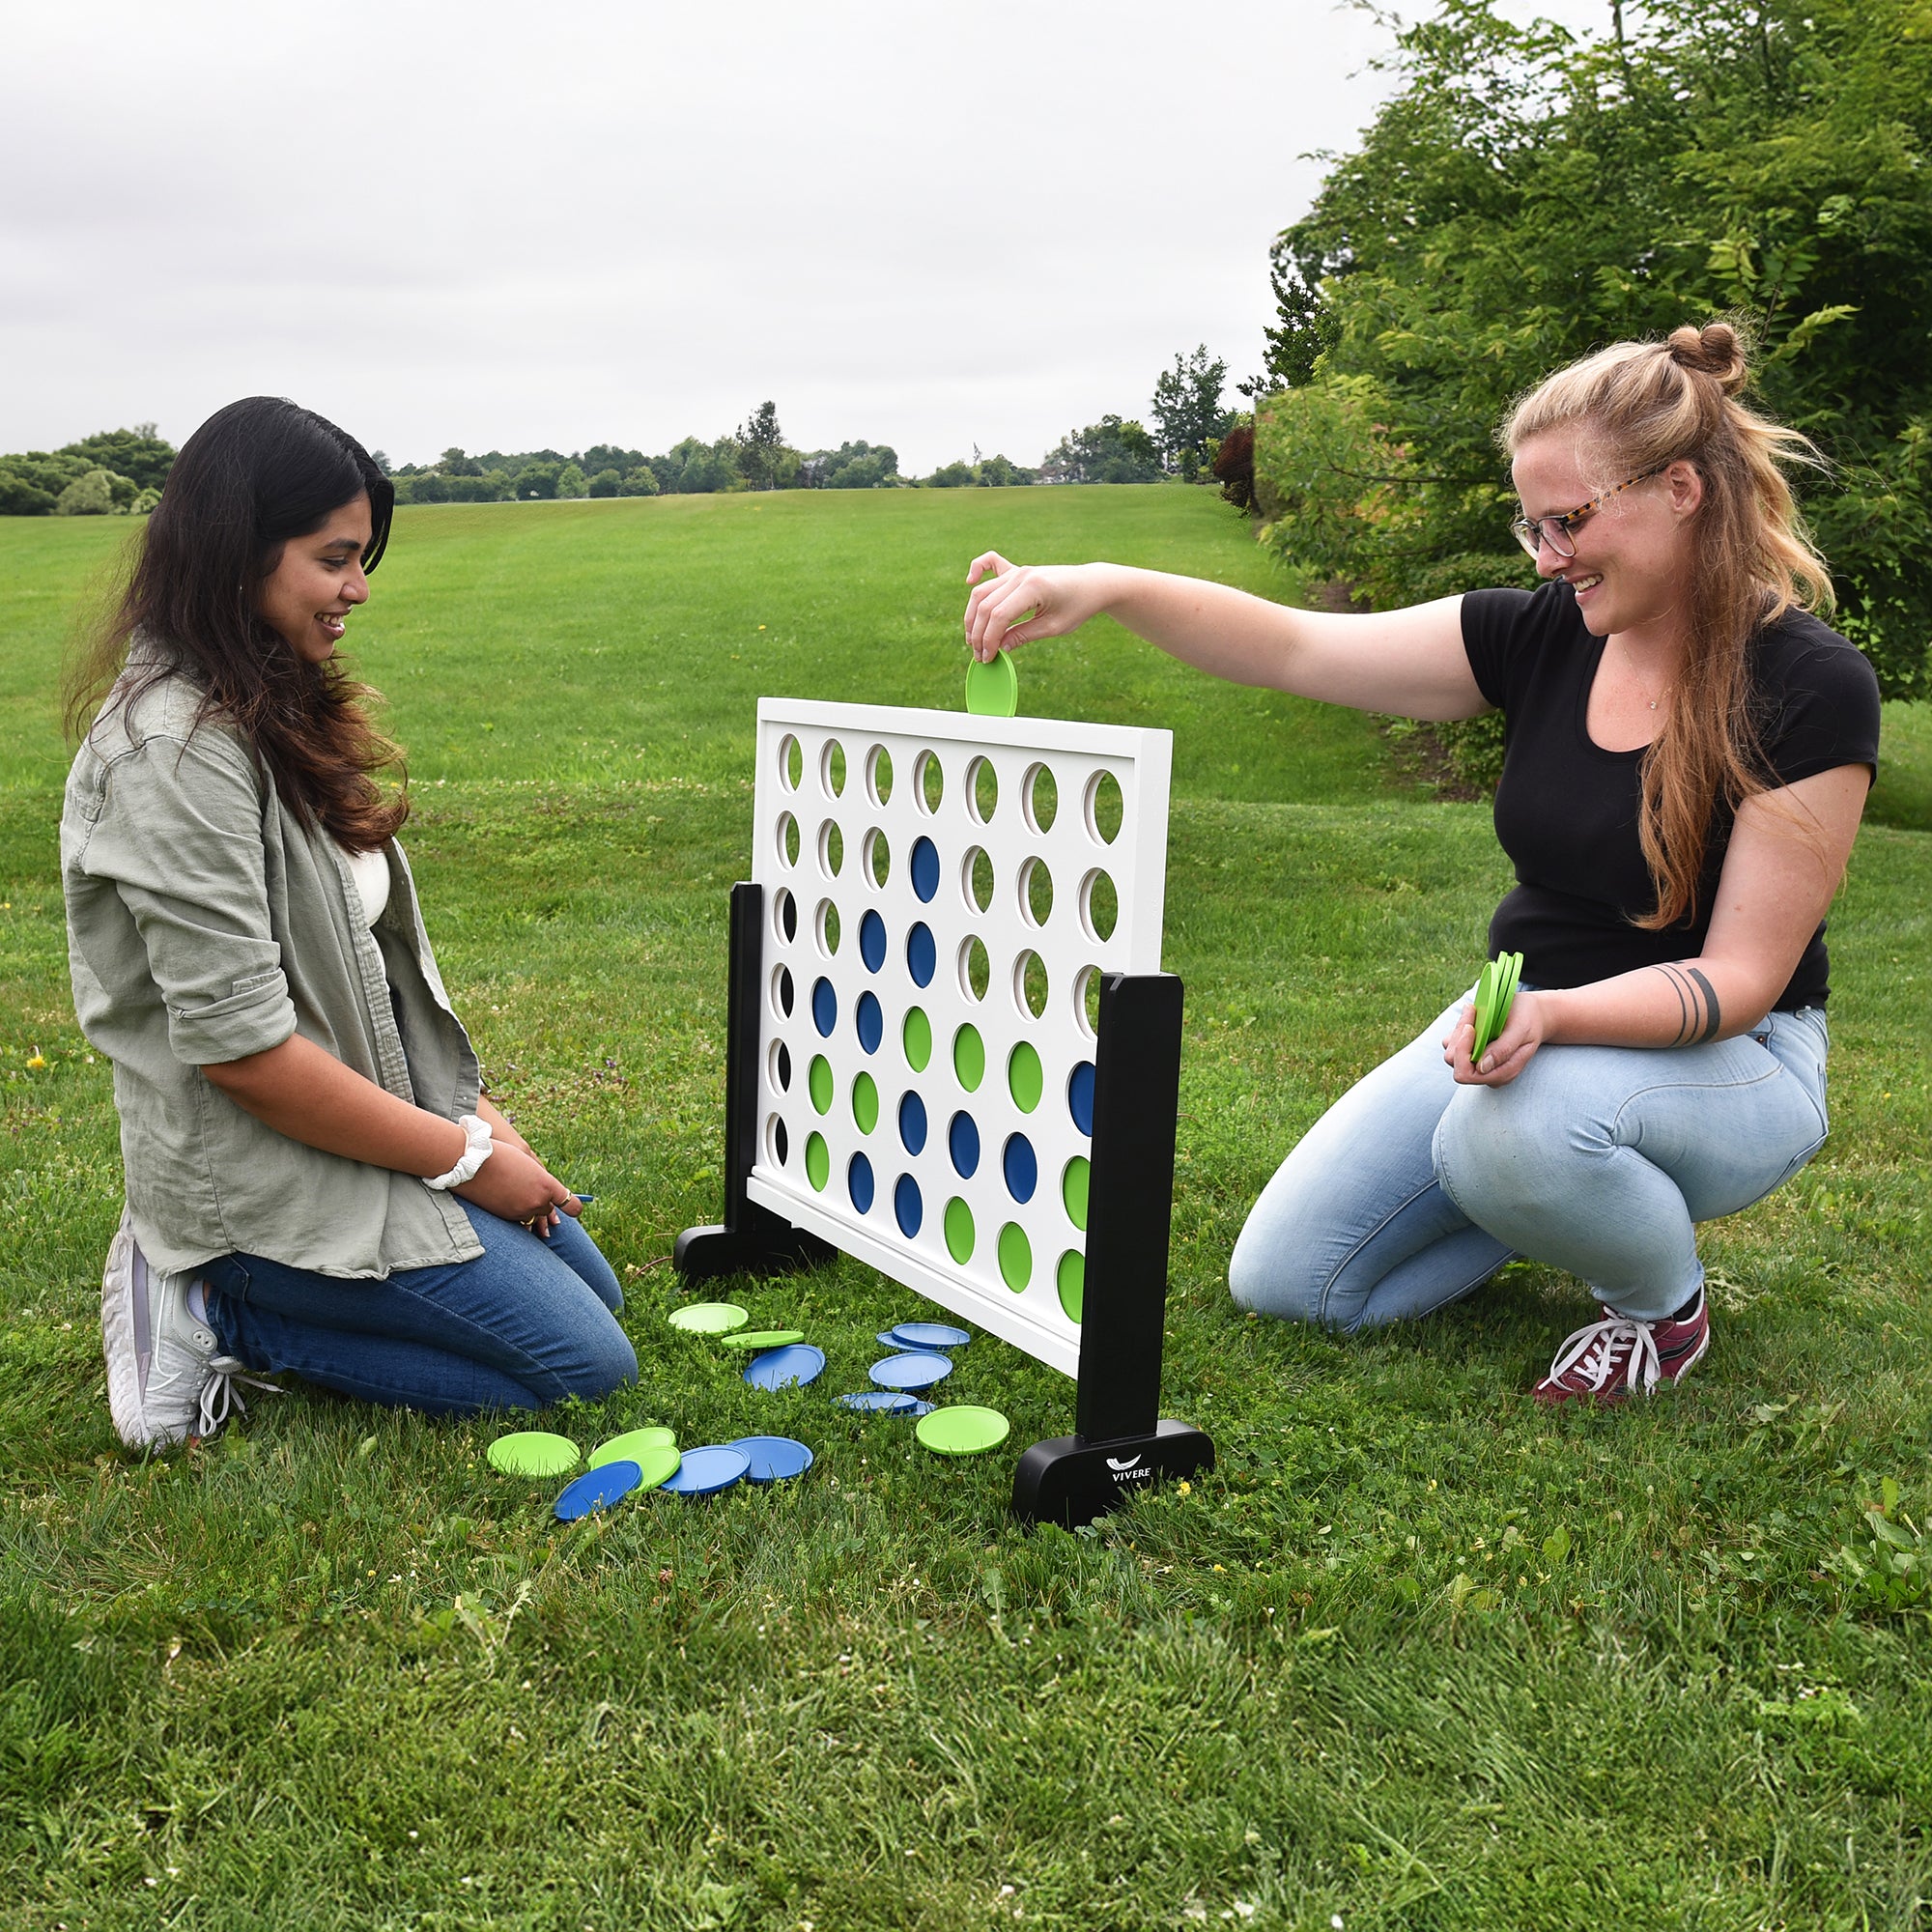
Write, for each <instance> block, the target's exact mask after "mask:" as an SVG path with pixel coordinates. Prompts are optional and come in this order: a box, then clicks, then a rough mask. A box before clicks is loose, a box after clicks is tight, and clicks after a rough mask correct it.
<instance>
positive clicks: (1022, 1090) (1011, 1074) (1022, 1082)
mask: <svg viewBox="0 0 1932 1932" xmlns="http://www.w3.org/2000/svg"><path fill="white" fill-rule="evenodd" d="M1045 1091H1046V1076H1045V1074H1044V1072H1043V1071H1042V1070H1041V1068H1040V1064H1039V1055H1038V1053H1037V1051H1036V1050H1035V1048H1034V1044H1033V1042H1032V1041H1031V1040H1027V1039H1023V1040H1021V1041H1020V1043H1019V1044H1018V1045H1017V1046H1016V1047H1014V1048H1013V1050H1012V1052H1011V1053H1009V1055H1008V1056H1007V1092H1008V1093H1009V1094H1011V1095H1012V1096H1013V1105H1014V1106H1016V1107H1017V1108H1018V1109H1019V1110H1020V1112H1021V1113H1023V1114H1030V1113H1032V1112H1033V1110H1034V1109H1035V1108H1036V1107H1037V1106H1038V1105H1039V1101H1040V1095H1041V1094H1043V1093H1045Z"/></svg>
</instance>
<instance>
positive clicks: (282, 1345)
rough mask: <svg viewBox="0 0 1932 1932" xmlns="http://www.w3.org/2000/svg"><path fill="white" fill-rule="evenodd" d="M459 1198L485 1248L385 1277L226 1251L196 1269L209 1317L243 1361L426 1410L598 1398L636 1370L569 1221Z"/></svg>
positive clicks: (582, 1239)
mask: <svg viewBox="0 0 1932 1932" xmlns="http://www.w3.org/2000/svg"><path fill="white" fill-rule="evenodd" d="M461 1205H462V1208H463V1211H464V1212H465V1213H466V1214H467V1215H468V1216H469V1225H470V1227H472V1228H473V1229H474V1230H475V1231H476V1238H477V1239H478V1240H479V1241H481V1242H482V1243H483V1253H482V1254H481V1256H479V1257H478V1258H477V1259H476V1260H475V1261H469V1262H455V1263H452V1264H449V1265H447V1266H444V1267H425V1268H404V1269H399V1270H398V1271H397V1272H396V1273H394V1274H392V1275H391V1276H390V1277H389V1278H388V1280H387V1281H342V1280H339V1279H337V1278H336V1277H335V1276H333V1275H326V1274H314V1273H311V1272H310V1271H309V1270H308V1269H307V1268H298V1267H290V1266H288V1265H286V1264H284V1263H281V1262H271V1261H265V1260H264V1259H263V1258H262V1257H261V1256H259V1255H244V1254H234V1255H223V1256H222V1257H221V1259H220V1260H219V1261H213V1262H210V1263H209V1264H207V1265H206V1266H205V1267H204V1268H203V1270H202V1274H203V1278H204V1279H205V1280H206V1282H207V1284H208V1314H209V1325H210V1326H211V1327H212V1328H213V1330H214V1332H215V1334H216V1336H218V1337H219V1339H220V1342H221V1346H222V1348H223V1349H225V1350H227V1351H228V1352H229V1353H230V1354H231V1355H236V1356H239V1357H240V1358H241V1360H242V1361H243V1362H245V1363H247V1365H248V1366H249V1367H250V1368H251V1369H255V1370H258V1371H261V1372H263V1373H273V1372H274V1371H276V1370H278V1369H286V1370H292V1371H293V1372H294V1373H295V1374H297V1375H298V1376H301V1377H303V1378H306V1379H307V1380H309V1381H313V1382H320V1383H322V1384H323V1386H324V1387H326V1388H332V1389H339V1390H340V1391H341V1392H342V1393H343V1394H344V1395H349V1396H355V1398H356V1399H357V1400H358V1401H362V1402H379V1403H386V1404H389V1405H391V1406H397V1407H406V1408H417V1409H422V1410H424V1411H425V1412H426V1413H429V1414H432V1415H438V1414H466V1413H469V1412H470V1411H472V1410H475V1409H484V1408H541V1407H544V1406H546V1405H547V1404H550V1403H554V1402H561V1401H562V1400H563V1399H564V1398H565V1397H566V1396H573V1395H575V1396H582V1397H583V1398H584V1399H585V1400H586V1401H594V1400H595V1399H596V1398H597V1397H599V1396H604V1395H608V1394H610V1392H611V1390H612V1389H613V1388H616V1387H617V1386H618V1385H619V1384H620V1383H622V1382H628V1381H633V1380H635V1379H636V1378H637V1373H638V1357H637V1354H636V1353H635V1351H634V1350H632V1348H631V1344H630V1342H629V1341H628V1340H627V1339H626V1337H625V1334H624V1331H623V1330H622V1329H621V1328H620V1327H618V1325H617V1321H616V1314H617V1310H618V1309H620V1308H622V1307H623V1305H624V1293H623V1291H622V1290H621V1289H620V1288H619V1287H618V1286H617V1277H616V1276H615V1275H614V1274H613V1273H612V1272H611V1264H610V1263H609V1262H607V1261H606V1260H605V1259H604V1257H603V1256H602V1255H601V1254H599V1253H598V1251H597V1244H596V1242H595V1241H593V1240H592V1239H591V1238H590V1236H588V1235H586V1234H585V1233H584V1232H583V1230H582V1228H581V1227H580V1226H579V1225H578V1224H577V1222H575V1221H574V1220H572V1219H571V1218H570V1217H569V1216H568V1215H565V1216H564V1217H563V1221H562V1224H561V1225H560V1226H559V1227H557V1228H556V1229H554V1231H553V1232H552V1234H551V1235H550V1236H549V1237H548V1238H547V1239H546V1238H544V1237H541V1236H536V1235H533V1234H531V1233H530V1232H529V1230H528V1229H527V1228H520V1227H518V1226H517V1225H516V1224H515V1223H514V1222H512V1221H502V1220H498V1219H497V1216H496V1215H495V1214H491V1213H488V1212H486V1211H485V1210H484V1209H483V1208H478V1207H476V1206H474V1205H473V1204H472V1203H470V1202H468V1201H465V1202H463V1203H462V1204H461Z"/></svg>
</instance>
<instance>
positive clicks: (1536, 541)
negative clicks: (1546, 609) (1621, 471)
mask: <svg viewBox="0 0 1932 1932" xmlns="http://www.w3.org/2000/svg"><path fill="white" fill-rule="evenodd" d="M1669 468H1670V465H1669V464H1668V463H1660V464H1659V465H1658V466H1657V468H1656V469H1646V470H1645V471H1644V472H1643V474H1642V475H1641V476H1632V477H1629V478H1627V479H1626V480H1625V481H1623V482H1622V483H1619V484H1618V485H1617V487H1616V489H1614V490H1605V492H1604V494H1603V495H1602V496H1601V497H1591V498H1590V500H1589V501H1588V502H1587V503H1585V504H1584V505H1583V507H1582V508H1581V509H1580V510H1566V511H1564V513H1563V514H1562V515H1561V516H1560V517H1519V518H1518V519H1517V520H1516V522H1515V523H1513V524H1512V525H1511V526H1510V529H1511V530H1512V532H1513V533H1514V534H1515V536H1516V540H1517V542H1518V543H1520V545H1521V546H1522V547H1523V549H1524V550H1526V551H1527V552H1528V553H1529V554H1530V555H1531V556H1534V555H1536V554H1537V553H1538V552H1539V551H1541V550H1542V548H1543V547H1544V545H1545V544H1548V546H1549V548H1550V551H1551V552H1552V553H1553V554H1555V555H1557V556H1575V555H1576V554H1577V542H1576V539H1575V538H1574V537H1573V536H1572V535H1571V534H1570V532H1571V531H1572V530H1574V529H1575V528H1576V527H1577V525H1578V524H1580V523H1581V522H1582V521H1583V520H1584V519H1585V518H1586V517H1593V516H1595V515H1596V514H1597V512H1598V511H1599V510H1601V509H1602V508H1603V507H1604V505H1605V503H1607V502H1608V501H1609V500H1610V498H1611V497H1615V496H1619V495H1621V493H1622V492H1624V491H1626V490H1632V489H1634V488H1635V487H1636V485H1637V484H1639V483H1648V482H1649V481H1650V479H1651V478H1652V477H1653V476H1662V474H1663V472H1664V471H1665V470H1666V469H1669Z"/></svg>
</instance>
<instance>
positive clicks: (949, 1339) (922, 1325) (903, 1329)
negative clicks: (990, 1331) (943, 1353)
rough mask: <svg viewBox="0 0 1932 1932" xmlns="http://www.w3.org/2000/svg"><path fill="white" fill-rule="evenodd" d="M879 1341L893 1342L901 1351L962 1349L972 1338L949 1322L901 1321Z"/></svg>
mask: <svg viewBox="0 0 1932 1932" xmlns="http://www.w3.org/2000/svg"><path fill="white" fill-rule="evenodd" d="M879 1339H880V1341H882V1342H884V1341H888V1340H890V1341H893V1342H895V1343H897V1344H898V1346H899V1347H900V1348H901V1349H963V1348H964V1347H965V1346H966V1344H967V1343H968V1342H970V1341H971V1340H972V1339H973V1338H972V1336H971V1335H969V1334H968V1333H967V1332H966V1330H965V1329H963V1328H955V1327H953V1325H952V1323H951V1322H950V1321H901V1322H900V1323H899V1325H898V1326H897V1327H896V1328H895V1329H894V1330H893V1332H892V1334H891V1335H890V1336H885V1335H881V1336H880V1337H879Z"/></svg>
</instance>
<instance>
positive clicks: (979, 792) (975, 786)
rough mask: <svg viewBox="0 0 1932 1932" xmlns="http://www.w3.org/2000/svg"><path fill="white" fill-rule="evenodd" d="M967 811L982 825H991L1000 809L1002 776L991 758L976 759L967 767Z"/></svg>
mask: <svg viewBox="0 0 1932 1932" xmlns="http://www.w3.org/2000/svg"><path fill="white" fill-rule="evenodd" d="M966 809H967V810H969V811H970V812H971V813H972V814H973V816H974V817H975V818H977V819H978V820H979V821H980V824H981V825H990V824H991V823H992V819H993V814H994V812H996V811H997V810H999V809H1000V775H999V773H997V772H996V771H994V769H993V761H992V759H990V758H975V759H974V760H973V762H972V763H971V764H970V765H968V766H967V767H966Z"/></svg>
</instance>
